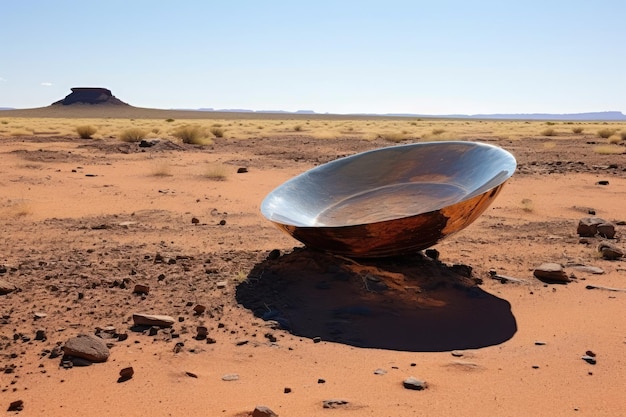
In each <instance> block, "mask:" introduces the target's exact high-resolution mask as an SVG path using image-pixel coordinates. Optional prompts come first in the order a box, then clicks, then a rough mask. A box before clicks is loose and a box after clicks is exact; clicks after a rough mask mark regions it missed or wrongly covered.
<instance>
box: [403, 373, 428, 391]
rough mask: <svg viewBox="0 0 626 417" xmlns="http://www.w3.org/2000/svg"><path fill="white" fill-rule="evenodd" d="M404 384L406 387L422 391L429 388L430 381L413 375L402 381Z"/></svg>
mask: <svg viewBox="0 0 626 417" xmlns="http://www.w3.org/2000/svg"><path fill="white" fill-rule="evenodd" d="M402 385H403V386H404V388H406V389H412V390H416V391H421V390H424V389H426V388H428V383H427V382H426V381H422V380H420V379H417V378H415V377H412V376H411V377H408V378H407V379H405V380H404V381H402Z"/></svg>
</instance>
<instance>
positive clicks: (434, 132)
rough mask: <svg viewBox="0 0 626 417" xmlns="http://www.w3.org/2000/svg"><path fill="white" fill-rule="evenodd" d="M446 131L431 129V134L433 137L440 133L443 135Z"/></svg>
mask: <svg viewBox="0 0 626 417" xmlns="http://www.w3.org/2000/svg"><path fill="white" fill-rule="evenodd" d="M445 131H446V130H445V129H433V130H432V132H431V133H432V134H433V135H441V134H442V133H444V132H445Z"/></svg>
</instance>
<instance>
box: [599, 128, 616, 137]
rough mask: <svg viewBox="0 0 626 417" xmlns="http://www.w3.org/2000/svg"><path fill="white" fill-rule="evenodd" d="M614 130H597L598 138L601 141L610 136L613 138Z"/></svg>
mask: <svg viewBox="0 0 626 417" xmlns="http://www.w3.org/2000/svg"><path fill="white" fill-rule="evenodd" d="M615 132H616V130H615V129H608V128H605V129H600V130H598V136H599V137H601V138H602V139H608V138H610V137H611V136H613V135H614V134H615Z"/></svg>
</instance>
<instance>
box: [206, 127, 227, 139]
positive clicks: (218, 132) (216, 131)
mask: <svg viewBox="0 0 626 417" xmlns="http://www.w3.org/2000/svg"><path fill="white" fill-rule="evenodd" d="M220 126H221V125H218V126H216V125H213V127H211V128H210V129H209V132H211V134H212V135H213V136H215V137H216V138H223V137H224V129H222V128H221V127H220Z"/></svg>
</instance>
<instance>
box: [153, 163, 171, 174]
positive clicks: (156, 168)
mask: <svg viewBox="0 0 626 417" xmlns="http://www.w3.org/2000/svg"><path fill="white" fill-rule="evenodd" d="M151 175H152V176H154V177H171V176H172V168H171V167H170V164H168V163H167V162H166V161H160V162H157V163H155V164H154V165H153V166H152V172H151Z"/></svg>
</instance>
